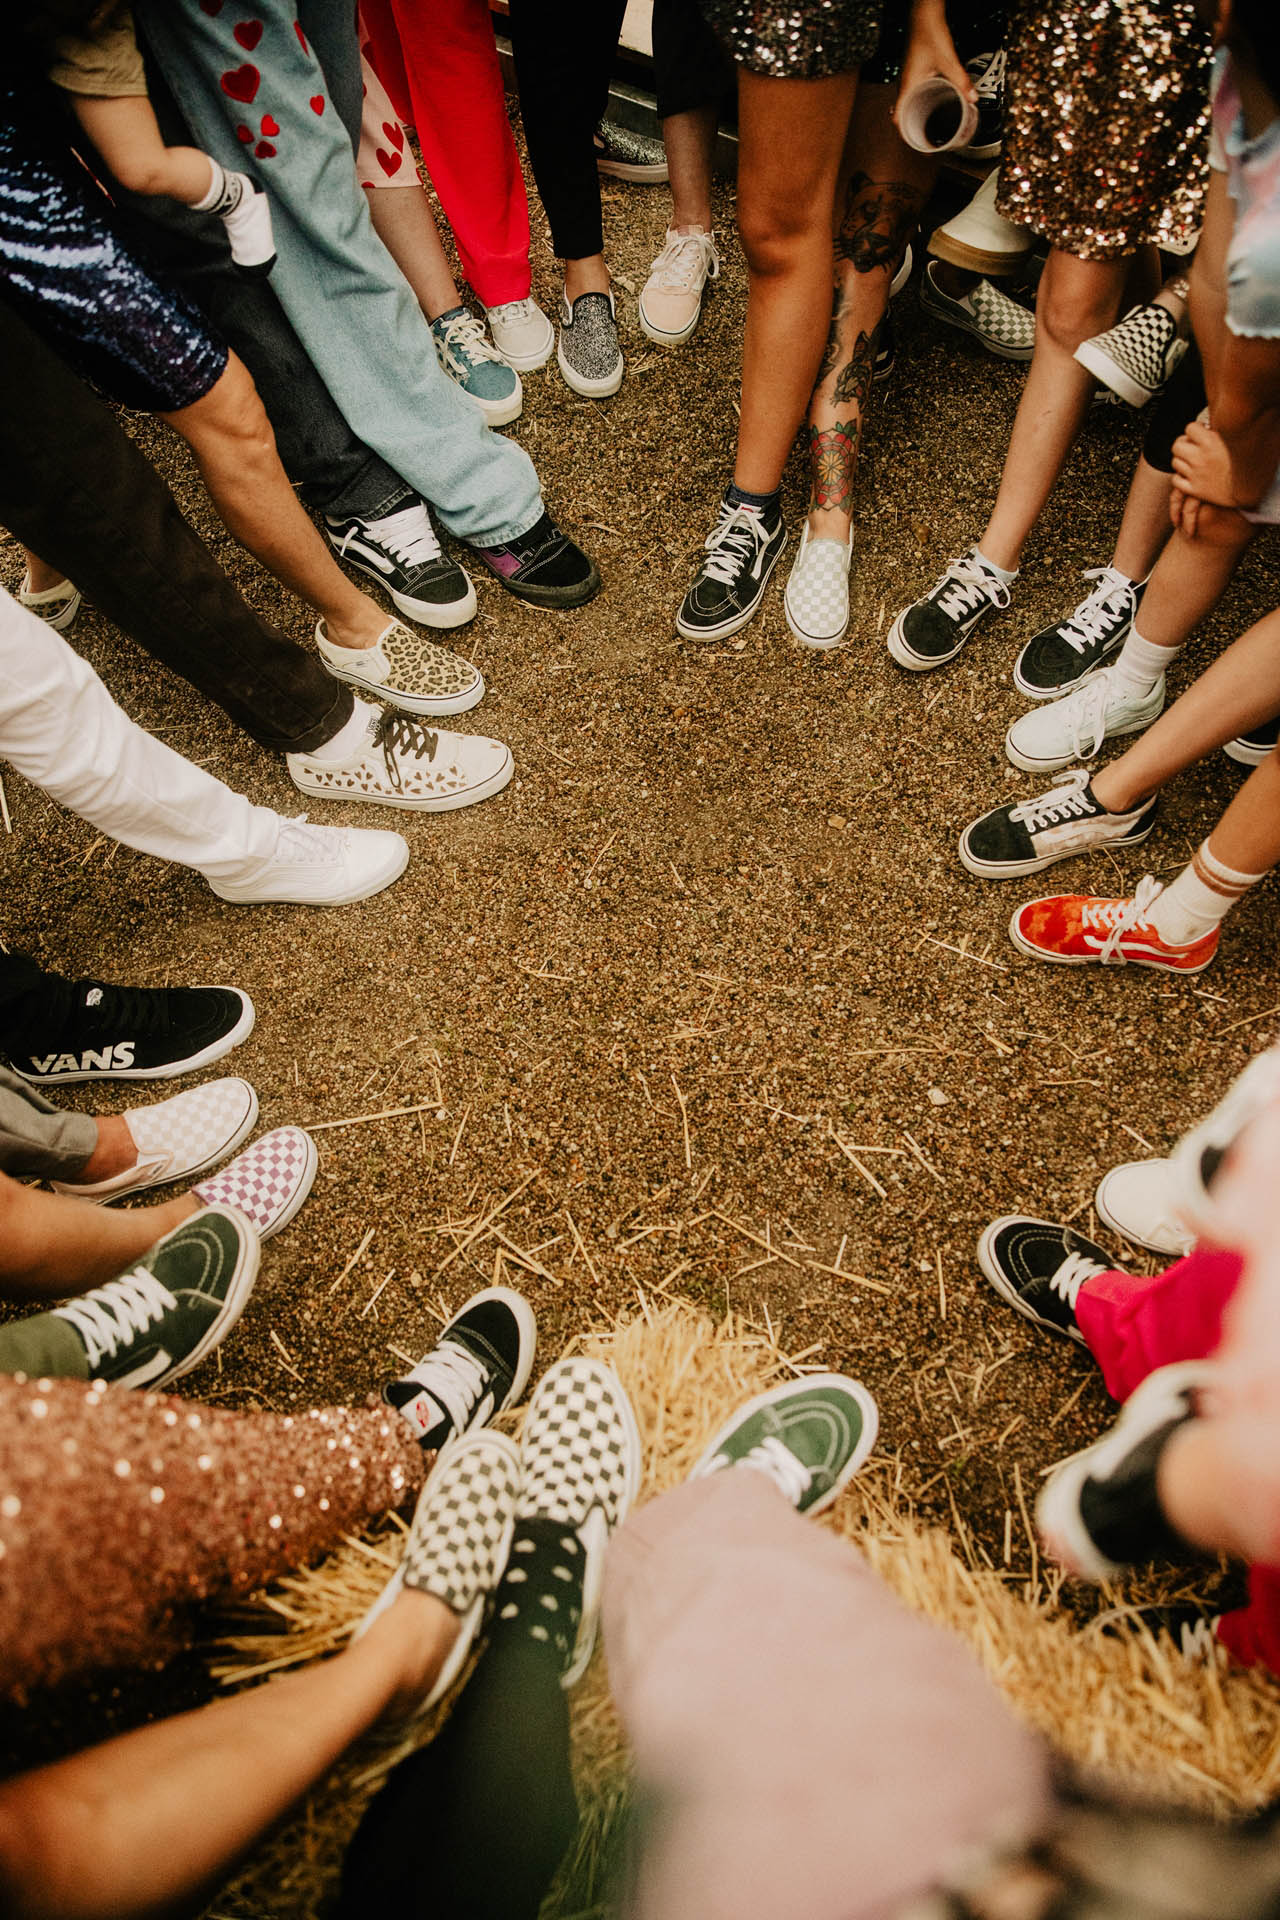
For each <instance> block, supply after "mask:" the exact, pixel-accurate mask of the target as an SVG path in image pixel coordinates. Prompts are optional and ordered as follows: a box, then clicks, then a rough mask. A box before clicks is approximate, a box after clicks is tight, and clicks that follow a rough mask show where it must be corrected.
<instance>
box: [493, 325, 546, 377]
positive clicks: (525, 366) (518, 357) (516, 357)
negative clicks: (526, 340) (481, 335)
mask: <svg viewBox="0 0 1280 1920" xmlns="http://www.w3.org/2000/svg"><path fill="white" fill-rule="evenodd" d="M494 347H495V349H496V350H497V352H499V353H500V354H502V357H503V359H504V360H505V361H506V363H507V365H508V366H509V367H510V368H512V370H513V371H514V372H516V373H536V372H537V371H538V368H539V367H545V366H546V364H547V362H548V360H549V359H550V358H551V356H552V354H553V353H554V352H555V348H556V330H555V328H554V327H553V326H552V324H551V322H550V321H549V320H548V321H547V333H546V341H545V344H544V345H543V346H541V347H535V348H533V350H532V351H531V352H529V353H507V352H505V351H504V349H503V348H502V347H499V346H498V343H497V341H496V340H495V342H494Z"/></svg>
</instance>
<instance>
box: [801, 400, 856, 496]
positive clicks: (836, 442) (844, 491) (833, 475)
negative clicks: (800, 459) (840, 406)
mask: <svg viewBox="0 0 1280 1920" xmlns="http://www.w3.org/2000/svg"><path fill="white" fill-rule="evenodd" d="M861 431H862V422H861V420H859V419H857V418H856V417H855V418H854V419H852V420H843V421H841V420H837V421H836V422H835V424H834V426H830V427H823V428H821V429H819V428H817V427H810V428H809V464H810V467H811V468H812V471H813V494H812V505H813V506H814V507H816V508H818V509H820V510H822V511H823V512H836V513H844V514H848V513H851V512H852V502H853V470H854V468H855V466H856V465H857V460H858V436H859V434H860V433H861Z"/></svg>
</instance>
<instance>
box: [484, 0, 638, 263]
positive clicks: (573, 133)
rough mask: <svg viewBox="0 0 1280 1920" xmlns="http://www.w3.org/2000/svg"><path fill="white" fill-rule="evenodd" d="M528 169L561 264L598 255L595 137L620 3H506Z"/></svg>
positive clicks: (555, 0)
mask: <svg viewBox="0 0 1280 1920" xmlns="http://www.w3.org/2000/svg"><path fill="white" fill-rule="evenodd" d="M510 5H511V12H510V17H509V22H508V24H509V27H510V31H511V51H512V53H513V54H514V55H515V63H516V82H517V84H518V86H519V88H520V115H521V118H522V119H523V121H524V131H525V139H526V140H527V141H528V145H529V165H530V166H531V167H532V168H533V177H534V180H535V181H536V183H537V187H538V194H539V197H540V199H541V201H542V204H543V207H544V208H545V210H546V215H547V219H548V220H549V221H550V222H551V244H552V246H553V247H554V248H555V251H556V254H557V255H558V257H559V258H560V259H561V260H585V259H586V258H587V257H588V256H589V255H591V254H593V253H603V251H604V229H603V227H602V225H601V220H600V176H599V174H598V173H597V172H596V150H595V130H596V127H597V125H598V124H599V122H600V121H601V120H602V119H603V118H604V113H605V109H606V107H607V106H608V104H609V69H610V67H611V66H612V64H613V56H614V52H615V50H616V48H617V45H618V35H619V33H620V32H621V31H622V16H623V14H624V12H625V11H626V0H510Z"/></svg>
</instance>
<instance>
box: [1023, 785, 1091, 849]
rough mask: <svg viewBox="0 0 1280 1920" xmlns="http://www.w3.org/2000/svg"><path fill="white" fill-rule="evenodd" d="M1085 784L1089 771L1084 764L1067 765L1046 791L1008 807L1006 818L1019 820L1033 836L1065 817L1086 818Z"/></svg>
mask: <svg viewBox="0 0 1280 1920" xmlns="http://www.w3.org/2000/svg"><path fill="white" fill-rule="evenodd" d="M1088 784H1089V775H1088V771H1087V770H1086V769H1085V768H1084V767H1070V768H1069V769H1068V770H1067V772H1066V773H1062V774H1059V776H1058V778H1057V780H1056V781H1055V782H1054V784H1053V786H1052V787H1050V789H1049V791H1048V792H1047V793H1038V794H1037V795H1036V796H1035V798H1034V800H1024V801H1023V802H1022V805H1021V806H1020V807H1013V808H1011V809H1010V813H1009V818H1010V819H1011V820H1021V821H1022V822H1023V824H1024V825H1025V827H1026V829H1027V832H1028V833H1029V834H1030V835H1031V836H1032V838H1033V839H1034V837H1035V835H1036V834H1037V833H1040V832H1042V831H1043V830H1044V828H1045V827H1060V826H1064V825H1065V824H1066V822H1067V821H1068V820H1087V819H1089V818H1090V817H1091V815H1092V812H1093V809H1092V808H1091V807H1090V805H1089V802H1088V801H1087V800H1086V799H1085V794H1084V790H1085V788H1086V787H1087V786H1088Z"/></svg>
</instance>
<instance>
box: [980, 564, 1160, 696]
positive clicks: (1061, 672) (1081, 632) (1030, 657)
mask: <svg viewBox="0 0 1280 1920" xmlns="http://www.w3.org/2000/svg"><path fill="white" fill-rule="evenodd" d="M1084 577H1085V579H1086V580H1093V581H1096V583H1097V584H1096V585H1095V586H1094V587H1092V588H1091V589H1090V591H1089V592H1088V593H1087V594H1086V595H1085V597H1084V599H1083V600H1082V601H1081V602H1080V604H1079V606H1078V607H1077V608H1076V609H1075V611H1074V613H1069V614H1068V615H1067V617H1066V619H1065V620H1059V621H1057V622H1056V624H1055V625H1053V626H1051V627H1042V628H1041V629H1040V632H1039V633H1033V634H1032V636H1031V638H1030V639H1029V640H1028V641H1027V644H1026V646H1025V647H1024V648H1023V649H1022V652H1021V653H1020V654H1019V655H1018V658H1017V660H1016V661H1015V663H1014V668H1013V684H1014V686H1015V687H1016V688H1017V689H1018V692H1019V693H1024V694H1025V695H1026V697H1027V699H1028V700H1056V699H1057V697H1058V695H1059V694H1061V693H1069V692H1070V691H1071V689H1072V687H1076V686H1079V684H1080V682H1081V681H1082V680H1086V679H1087V678H1088V677H1089V675H1090V674H1093V673H1096V672H1097V671H1098V668H1099V667H1104V666H1105V665H1106V664H1107V661H1108V660H1112V659H1114V658H1115V656H1116V654H1118V653H1119V651H1120V649H1121V647H1122V646H1123V645H1124V643H1125V641H1126V640H1127V639H1128V637H1129V630H1130V628H1131V627H1132V626H1133V623H1134V620H1135V618H1136V616H1137V612H1138V608H1139V607H1140V606H1141V604H1142V596H1143V594H1144V593H1145V592H1146V590H1147V589H1146V582H1145V581H1143V582H1142V583H1141V584H1139V583H1138V582H1137V581H1134V580H1130V579H1129V578H1128V576H1127V575H1126V574H1123V573H1117V572H1116V569H1115V568H1114V567H1089V568H1088V569H1087V570H1086V572H1085V576H1084Z"/></svg>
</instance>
